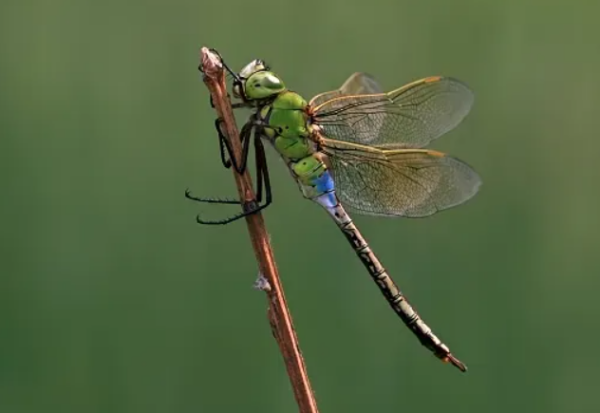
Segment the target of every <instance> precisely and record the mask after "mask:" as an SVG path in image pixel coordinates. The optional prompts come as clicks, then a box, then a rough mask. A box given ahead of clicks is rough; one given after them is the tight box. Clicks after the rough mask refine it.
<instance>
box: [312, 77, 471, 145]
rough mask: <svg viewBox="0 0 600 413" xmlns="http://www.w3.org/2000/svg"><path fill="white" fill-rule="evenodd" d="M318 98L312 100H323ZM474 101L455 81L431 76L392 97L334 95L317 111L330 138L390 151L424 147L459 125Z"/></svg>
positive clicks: (323, 130) (324, 131) (388, 94)
mask: <svg viewBox="0 0 600 413" xmlns="http://www.w3.org/2000/svg"><path fill="white" fill-rule="evenodd" d="M330 93H331V92H330ZM329 96H334V95H329ZM325 97H327V96H325ZM317 98H318V99H313V101H322V99H321V98H320V97H318V96H317ZM473 99H474V97H473V92H471V90H470V89H469V88H468V87H467V86H466V85H465V84H464V83H462V82H460V81H458V80H456V79H453V78H448V77H428V78H425V79H421V80H417V81H416V82H413V83H409V84H408V85H406V86H403V87H401V88H400V89H396V90H393V91H391V92H388V93H376V94H366V95H364V94H363V95H352V96H345V95H341V96H337V97H332V98H330V99H329V100H327V101H324V102H323V103H320V104H318V105H315V106H314V107H312V111H313V115H314V119H315V122H316V124H317V125H319V126H320V127H321V128H322V134H323V135H324V136H326V137H328V138H333V139H337V140H340V141H345V142H351V143H358V144H368V145H372V146H378V147H381V148H388V149H392V148H396V149H397V148H422V147H424V146H426V145H427V144H429V143H430V142H431V141H432V140H434V139H436V138H438V137H440V136H441V135H443V134H444V133H446V132H448V131H450V130H451V129H453V128H454V127H456V126H457V125H458V124H459V123H460V122H461V121H462V120H463V118H464V117H465V116H466V115H467V113H469V110H470V109H471V106H472V104H473Z"/></svg>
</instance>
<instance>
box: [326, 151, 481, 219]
mask: <svg viewBox="0 0 600 413" xmlns="http://www.w3.org/2000/svg"><path fill="white" fill-rule="evenodd" d="M323 152H324V153H325V154H326V155H327V156H328V163H329V164H330V166H331V167H332V169H333V174H334V181H335V187H336V192H337V194H338V196H339V198H340V200H341V201H342V203H343V204H344V205H347V206H350V207H351V208H353V209H355V210H357V211H358V212H361V213H364V214H369V215H384V216H402V217H424V216H428V215H432V214H434V213H436V212H438V211H441V210H444V209H447V208H451V207H453V206H456V205H459V204H462V203H463V202H465V201H467V200H468V199H470V198H471V197H472V196H473V195H475V193H476V192H477V190H478V188H479V186H480V184H481V180H480V178H479V176H478V175H477V173H476V172H475V171H474V170H473V169H472V168H471V167H470V166H469V165H467V164H466V163H464V162H462V161H460V160H458V159H456V158H452V157H450V156H448V155H445V154H443V153H441V152H437V151H432V150H425V149H400V150H379V149H376V148H369V147H364V146H360V145H354V144H350V143H344V142H339V141H330V140H328V139H325V140H324V141H323Z"/></svg>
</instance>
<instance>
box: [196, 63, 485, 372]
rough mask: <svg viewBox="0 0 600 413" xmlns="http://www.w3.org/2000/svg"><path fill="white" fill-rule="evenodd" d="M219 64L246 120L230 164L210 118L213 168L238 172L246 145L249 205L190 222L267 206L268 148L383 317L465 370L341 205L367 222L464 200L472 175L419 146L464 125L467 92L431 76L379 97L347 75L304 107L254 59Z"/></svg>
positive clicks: (365, 79)
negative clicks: (371, 289) (340, 243)
mask: <svg viewBox="0 0 600 413" xmlns="http://www.w3.org/2000/svg"><path fill="white" fill-rule="evenodd" d="M222 63H223V66H224V67H225V69H226V70H227V71H228V72H229V74H230V75H231V77H232V78H233V82H232V92H233V96H234V97H235V99H236V102H235V103H234V105H233V106H234V107H235V108H243V107H245V108H250V109H251V115H250V116H249V118H248V120H247V122H246V123H245V124H244V126H243V128H242V129H241V132H240V139H241V142H242V148H243V150H242V157H241V159H240V161H239V162H238V161H236V157H235V156H233V154H232V149H231V146H230V144H229V141H228V139H227V137H226V136H225V134H224V133H223V132H222V131H221V127H220V120H219V119H217V120H216V122H215V125H216V128H217V131H218V135H219V142H220V152H221V160H222V162H223V164H224V166H225V167H227V168H230V167H232V166H233V167H234V168H235V169H236V171H238V172H239V173H243V172H244V170H245V168H246V165H247V159H248V157H249V147H250V142H253V143H254V149H255V151H254V152H255V164H256V180H257V191H256V194H257V195H256V202H255V203H254V204H252V205H250V206H248V205H245V206H244V209H243V212H241V213H239V214H237V215H235V216H233V217H230V218H227V219H224V220H218V221H209V220H205V219H203V218H201V217H200V216H198V217H197V221H198V223H200V224H209V225H212V224H228V223H230V222H234V221H236V220H238V219H240V218H243V217H245V216H247V215H250V214H253V213H256V212H258V211H260V210H262V209H264V208H266V207H267V206H269V205H270V204H271V202H272V191H271V185H270V177H269V170H268V167H267V163H266V156H265V150H264V146H263V143H262V141H263V140H265V141H267V142H270V143H271V144H272V146H273V147H274V148H275V150H276V151H277V152H278V154H279V155H280V156H281V157H282V158H283V159H284V161H285V163H286V165H287V167H288V169H289V171H290V172H291V174H292V176H293V178H294V180H295V181H296V183H297V184H298V187H299V189H300V191H301V192H302V194H303V195H304V197H305V198H308V199H310V200H312V201H314V202H316V203H317V204H319V205H321V206H322V207H323V208H324V209H325V210H326V211H327V212H328V213H329V215H330V217H331V218H332V219H333V221H334V222H335V223H336V224H337V226H338V227H339V229H340V230H341V232H342V233H343V234H344V236H345V238H346V239H347V240H348V242H349V243H350V244H351V246H352V248H353V249H354V251H355V252H356V254H357V256H358V258H359V259H360V261H361V262H362V263H363V264H364V266H365V267H366V269H367V271H368V273H369V274H370V276H371V278H372V279H373V280H374V281H375V283H376V285H377V286H378V287H379V290H380V291H381V293H382V294H383V296H384V297H385V299H386V300H387V302H388V303H389V305H390V306H391V308H392V309H393V311H394V312H395V313H396V314H397V315H398V316H399V317H400V319H401V320H402V321H403V322H404V323H405V324H406V326H407V327H408V328H409V329H410V330H411V331H412V332H413V333H414V334H415V335H416V337H417V338H418V339H419V341H420V342H421V344H422V345H424V346H425V347H426V348H428V349H429V350H430V351H431V352H432V353H433V354H434V355H435V356H436V357H437V358H439V359H440V360H442V361H443V362H446V363H451V364H452V365H454V366H456V367H457V368H458V369H459V370H461V371H463V372H465V371H466V370H467V367H466V366H465V364H464V363H463V362H461V361H460V360H459V359H458V358H456V357H455V356H454V355H453V354H452V353H451V352H450V349H449V347H448V346H447V345H446V344H444V343H443V342H442V341H441V340H440V339H439V338H438V337H437V336H436V335H435V334H434V333H433V332H432V330H431V328H430V327H429V326H428V325H427V324H426V323H425V322H424V321H423V319H422V318H421V317H420V316H419V315H418V313H417V312H416V311H415V309H414V308H413V307H412V305H411V304H410V303H409V302H408V300H407V298H406V296H405V295H404V294H403V293H402V292H401V290H400V288H399V287H398V285H397V284H396V283H395V282H394V280H393V279H392V278H391V276H390V274H389V273H388V272H387V270H386V269H385V268H384V267H383V265H382V264H381V262H380V261H379V259H378V258H377V256H376V255H375V253H374V252H373V251H372V249H371V248H370V247H369V244H368V243H367V241H366V240H365V238H364V237H363V236H362V235H361V233H360V231H359V230H358V228H357V227H356V225H355V224H354V222H353V220H352V219H351V217H350V215H349V214H348V213H347V212H346V208H345V207H349V209H351V210H353V211H355V212H357V213H361V214H366V215H374V216H385V217H426V216H429V215H432V214H435V213H436V212H439V211H442V210H445V209H448V208H451V207H454V206H457V205H459V204H462V203H464V202H465V201H467V200H469V199H470V198H472V197H473V196H474V195H475V194H476V192H477V191H478V189H479V187H480V185H481V179H480V177H479V176H478V174H477V173H476V172H475V171H474V170H473V168H471V167H470V166H469V165H468V164H466V163H465V162H463V161H461V160H459V159H457V158H454V157H452V156H449V155H447V154H445V153H442V152H438V151H435V150H432V149H426V148H425V146H427V145H428V144H429V143H431V142H432V141H433V140H435V139H437V138H438V137H440V136H442V135H443V134H445V133H446V132H448V131H450V130H452V129H454V128H455V127H456V126H457V125H458V124H459V123H460V122H461V121H462V120H463V118H465V116H466V115H467V114H468V112H469V110H470V108H471V106H472V104H473V100H474V95H473V93H472V91H471V90H470V89H469V88H468V87H467V86H466V85H465V84H464V83H462V82H461V81H459V80H456V79H454V78H451V77H441V76H433V77H427V78H424V79H420V80H417V81H414V82H411V83H408V84H407V85H405V86H402V87H400V88H398V89H395V90H392V91H390V92H383V91H382V88H381V87H380V85H379V83H378V82H377V81H376V80H375V79H374V78H373V77H372V76H370V75H368V74H366V73H354V74H353V75H352V76H350V78H348V79H347V80H346V82H345V83H344V84H343V85H342V86H341V87H340V88H339V89H336V90H333V91H329V92H325V93H321V94H319V95H317V96H315V97H313V98H312V99H311V100H310V101H309V102H307V101H306V100H305V99H304V98H303V97H302V96H300V95H299V94H298V93H296V92H293V91H291V90H289V89H288V88H287V87H286V86H285V84H284V82H283V80H282V79H281V78H280V77H279V76H278V75H276V74H275V73H274V72H273V71H271V69H270V67H269V66H268V65H267V64H266V63H265V62H264V61H263V60H260V59H255V60H253V61H251V62H250V63H249V64H247V65H246V66H245V67H244V68H243V69H242V70H241V71H240V72H239V73H236V72H234V71H232V70H231V69H230V68H229V67H228V66H227V65H226V64H225V62H222ZM263 192H264V198H265V199H264V202H263ZM186 197H187V198H189V199H192V200H194V201H198V202H208V203H223V204H239V203H240V202H239V201H237V200H228V199H217V198H200V197H195V196H193V195H192V194H191V193H190V192H189V191H186Z"/></svg>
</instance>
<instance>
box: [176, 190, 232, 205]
mask: <svg viewBox="0 0 600 413" xmlns="http://www.w3.org/2000/svg"><path fill="white" fill-rule="evenodd" d="M185 197H186V198H187V199H189V200H192V201H196V202H204V203H206V204H227V205H240V204H241V202H240V201H239V200H237V199H229V198H199V197H195V196H193V195H192V193H191V192H190V190H189V189H186V190H185Z"/></svg>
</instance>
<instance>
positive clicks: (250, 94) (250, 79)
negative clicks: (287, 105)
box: [233, 59, 286, 101]
mask: <svg viewBox="0 0 600 413" xmlns="http://www.w3.org/2000/svg"><path fill="white" fill-rule="evenodd" d="M285 90H286V89H285V85H284V84H283V82H282V81H281V79H280V78H279V77H277V75H276V74H275V73H273V72H271V71H270V70H269V67H268V66H267V64H266V63H265V62H264V61H262V60H260V59H255V60H253V61H251V62H250V63H248V64H247V65H246V66H244V68H243V69H242V70H241V71H240V73H239V74H238V77H237V79H235V80H234V81H233V95H234V96H235V97H237V98H240V99H242V100H244V101H253V100H263V99H268V98H270V97H273V96H275V95H277V94H279V93H281V92H283V91H285Z"/></svg>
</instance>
